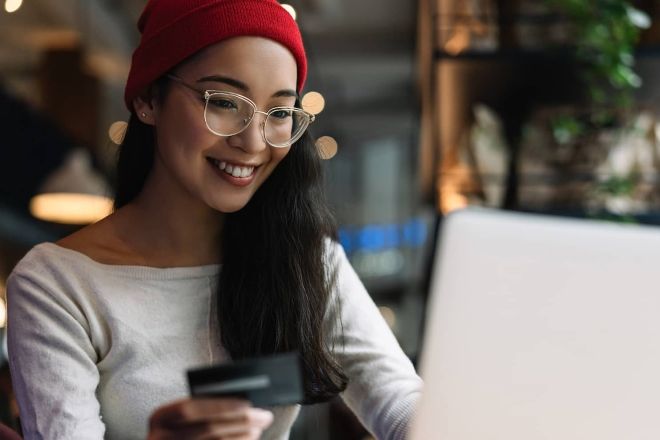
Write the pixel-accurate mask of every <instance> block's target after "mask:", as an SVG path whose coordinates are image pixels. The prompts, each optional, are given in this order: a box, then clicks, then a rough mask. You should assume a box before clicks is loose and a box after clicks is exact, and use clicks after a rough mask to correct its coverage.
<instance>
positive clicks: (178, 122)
mask: <svg viewBox="0 0 660 440" xmlns="http://www.w3.org/2000/svg"><path fill="white" fill-rule="evenodd" d="M201 124H202V125H201V126H200V121H199V120H198V119H197V118H194V117H192V115H190V114H187V112H185V113H184V112H181V113H179V114H177V115H172V116H171V117H164V118H161V120H160V121H159V124H158V127H157V133H158V137H159V140H161V141H162V142H159V144H161V145H163V147H165V148H164V150H166V151H168V152H170V153H174V154H177V155H188V154H191V153H197V152H199V151H200V150H202V149H203V148H205V145H206V144H208V142H209V136H208V135H209V134H210V133H208V131H207V129H206V125H204V120H203V118H202V121H201ZM165 144H167V145H165Z"/></svg>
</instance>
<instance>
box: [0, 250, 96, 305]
mask: <svg viewBox="0 0 660 440" xmlns="http://www.w3.org/2000/svg"><path fill="white" fill-rule="evenodd" d="M74 252H75V251H72V250H70V249H66V248H63V247H61V246H58V245H56V244H55V243H50V242H44V243H41V244H38V245H36V246H34V247H33V248H32V249H30V251H29V252H28V253H27V254H26V255H25V256H24V257H23V258H22V259H21V260H20V261H19V262H18V264H17V265H16V266H15V267H14V270H13V271H12V272H11V274H10V275H9V278H8V279H7V293H8V295H12V293H13V291H14V290H16V289H17V288H20V287H21V286H30V285H31V286H39V287H41V290H57V289H56V288H57V286H65V285H68V284H71V280H72V279H76V278H79V276H80V274H81V273H86V272H88V271H86V270H85V269H84V268H81V267H80V266H81V264H80V261H78V260H79V257H78V256H76V255H74Z"/></svg>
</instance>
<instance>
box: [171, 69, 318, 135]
mask: <svg viewBox="0 0 660 440" xmlns="http://www.w3.org/2000/svg"><path fill="white" fill-rule="evenodd" d="M167 78H169V79H171V80H173V81H176V82H177V83H179V84H181V85H183V86H185V87H187V88H189V89H190V90H193V91H195V92H197V93H201V94H202V97H203V98H204V101H205V106H204V121H206V127H207V128H208V129H209V131H210V132H211V133H213V134H215V135H218V136H234V135H237V134H239V133H240V132H242V131H243V130H245V129H246V128H247V127H248V126H249V125H250V123H251V122H252V120H253V119H254V115H255V114H257V113H261V114H262V115H264V116H265V118H264V121H263V122H262V123H261V136H262V137H263V139H264V141H265V142H266V143H267V144H269V145H270V146H272V147H276V148H284V147H288V146H290V145H291V144H293V143H294V142H296V141H297V140H298V139H300V137H301V136H302V135H303V133H305V130H306V129H307V127H309V124H311V123H312V122H314V119H315V118H316V117H315V116H314V115H313V114H311V113H308V112H306V111H304V110H303V109H300V108H297V107H273V108H271V109H270V110H268V111H267V112H262V111H259V110H257V105H256V104H255V103H254V102H253V101H252V100H251V99H249V98H246V97H245V96H243V95H239V94H238V93H233V92H223V91H219V90H206V91H204V92H202V91H201V90H199V89H197V88H195V87H194V86H192V85H190V84H188V83H187V82H185V81H184V80H183V79H181V78H179V77H178V76H175V75H172V74H168V75H167Z"/></svg>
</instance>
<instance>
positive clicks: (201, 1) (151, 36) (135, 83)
mask: <svg viewBox="0 0 660 440" xmlns="http://www.w3.org/2000/svg"><path fill="white" fill-rule="evenodd" d="M138 29H139V30H140V32H141V33H142V39H141V40H140V45H139V46H138V47H137V49H135V52H134V53H133V62H132V64H131V71H130V73H129V74H128V80H127V82H126V90H125V92H124V102H125V103H126V107H128V109H129V111H133V99H134V98H135V97H136V96H138V95H139V94H140V93H141V92H142V91H144V90H145V89H146V88H147V86H149V85H150V84H151V83H152V82H154V81H155V80H157V79H158V78H160V77H161V76H162V75H163V74H165V73H166V72H168V71H169V70H170V69H172V68H173V67H174V66H176V65H177V64H179V63H180V62H181V61H183V60H185V59H186V58H188V57H190V56H191V55H193V54H194V53H196V52H198V51H199V50H201V49H203V48H205V47H207V46H210V45H211V44H213V43H217V42H218V41H221V40H225V39H227V38H231V37H237V36H242V35H250V36H257V37H265V38H269V39H271V40H274V41H277V42H278V43H280V44H282V45H283V46H285V47H286V48H288V49H289V50H290V51H291V53H292V54H293V57H294V58H295V59H296V63H297V66H298V83H297V86H298V91H301V90H302V88H303V85H304V84H305V77H306V76H307V59H306V57H305V49H304V47H303V43H302V37H301V36H300V30H299V29H298V25H297V24H296V22H295V20H294V19H293V17H291V15H290V14H289V13H288V12H287V11H286V10H285V9H284V8H283V7H282V6H281V5H280V4H279V3H278V2H277V1H275V0H149V2H148V3H147V6H146V7H145V8H144V11H143V12H142V16H141V17H140V20H139V21H138Z"/></svg>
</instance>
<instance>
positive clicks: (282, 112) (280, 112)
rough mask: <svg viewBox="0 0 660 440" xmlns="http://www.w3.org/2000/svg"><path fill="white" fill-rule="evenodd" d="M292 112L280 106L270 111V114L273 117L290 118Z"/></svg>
mask: <svg viewBox="0 0 660 440" xmlns="http://www.w3.org/2000/svg"><path fill="white" fill-rule="evenodd" d="M292 114H293V110H290V109H285V108H280V109H277V110H271V111H270V116H272V117H273V118H275V119H286V118H290V117H291V115H292Z"/></svg>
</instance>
